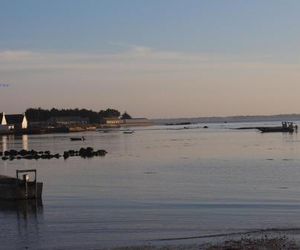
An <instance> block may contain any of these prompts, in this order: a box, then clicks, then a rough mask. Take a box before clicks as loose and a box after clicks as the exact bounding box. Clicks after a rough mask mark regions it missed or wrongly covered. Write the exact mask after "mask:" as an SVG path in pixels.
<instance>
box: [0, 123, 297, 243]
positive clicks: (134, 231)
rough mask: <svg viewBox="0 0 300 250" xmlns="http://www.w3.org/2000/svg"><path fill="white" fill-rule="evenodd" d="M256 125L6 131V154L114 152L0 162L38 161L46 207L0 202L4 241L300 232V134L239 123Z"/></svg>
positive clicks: (6, 167) (8, 165)
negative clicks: (124, 130)
mask: <svg viewBox="0 0 300 250" xmlns="http://www.w3.org/2000/svg"><path fill="white" fill-rule="evenodd" d="M249 125H251V124H211V125H209V128H208V129H203V128H202V126H199V125H194V126H190V128H191V129H183V126H169V127H165V126H154V127H148V128H137V129H136V132H135V133H134V134H123V133H122V132H111V133H100V132H88V133H82V134H76V136H77V135H78V136H81V135H84V136H85V138H86V139H87V140H86V141H84V142H82V141H79V142H78V141H75V142H71V141H70V137H71V136H72V135H71V134H54V135H31V136H22V137H13V136H10V137H7V136H3V137H2V138H0V139H1V142H0V145H1V148H0V150H1V151H2V150H6V149H22V148H25V149H35V150H38V151H40V150H50V151H51V152H53V153H62V152H63V151H64V150H69V149H79V148H80V147H87V146H92V147H94V148H95V149H105V150H107V151H108V154H107V155H106V156H105V157H97V158H93V159H81V158H77V157H74V158H69V159H67V160H63V159H62V158H61V159H52V160H38V161H35V160H14V161H5V162H4V161H1V162H0V174H6V175H15V170H16V169H26V168H36V169H37V170H38V179H39V180H41V181H43V182H44V192H43V204H35V203H33V204H32V203H25V204H17V205H16V204H11V203H7V202H5V203H3V202H2V203H0V221H1V223H0V232H1V234H0V242H1V245H0V248H1V249H2V248H3V249H24V248H25V247H28V248H29V249H56V248H57V249H61V248H64V249H77V248H78V249H81V248H84V247H85V248H95V247H111V246H120V245H134V244H147V243H149V242H150V243H153V244H156V243H157V244H159V243H158V242H160V241H159V240H160V239H169V238H174V239H176V238H185V237H194V236H205V235H214V234H223V233H232V232H244V231H251V230H256V229H268V228H283V229H289V228H293V229H296V230H297V229H298V228H300V222H299V221H300V215H299V214H300V213H299V211H300V154H299V153H300V137H299V136H300V135H298V134H292V135H291V134H282V133H270V134H261V133H259V132H257V131H255V130H232V129H231V128H234V127H240V126H249ZM252 125H253V124H252ZM259 125H262V124H261V123H260V124H255V126H259Z"/></svg>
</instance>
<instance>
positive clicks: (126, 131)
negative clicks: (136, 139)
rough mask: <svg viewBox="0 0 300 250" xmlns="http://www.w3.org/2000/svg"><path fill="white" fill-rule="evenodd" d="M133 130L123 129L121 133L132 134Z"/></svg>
mask: <svg viewBox="0 0 300 250" xmlns="http://www.w3.org/2000/svg"><path fill="white" fill-rule="evenodd" d="M133 133H134V131H133V130H125V131H123V134H133Z"/></svg>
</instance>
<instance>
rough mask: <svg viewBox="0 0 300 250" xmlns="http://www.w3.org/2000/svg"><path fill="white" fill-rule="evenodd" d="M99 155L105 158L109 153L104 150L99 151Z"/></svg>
mask: <svg viewBox="0 0 300 250" xmlns="http://www.w3.org/2000/svg"><path fill="white" fill-rule="evenodd" d="M97 153H98V155H99V156H105V155H106V154H107V152H106V151H105V150H104V149H99V150H98V151H97Z"/></svg>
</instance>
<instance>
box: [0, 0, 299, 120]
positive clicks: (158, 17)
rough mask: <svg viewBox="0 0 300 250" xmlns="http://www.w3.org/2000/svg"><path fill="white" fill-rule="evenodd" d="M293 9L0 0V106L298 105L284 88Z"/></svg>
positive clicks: (257, 4)
mask: <svg viewBox="0 0 300 250" xmlns="http://www.w3.org/2000/svg"><path fill="white" fill-rule="evenodd" d="M299 13H300V1H298V0H285V1H283V0H282V1H279V0H251V1H246V0H244V1H238V0H235V1H234V0H223V1H221V0H206V1H204V0H203V1H201V0H185V1H183V0H181V1H179V0H151V1H150V0H149V1H146V0H144V1H143V0H107V1H102V0H94V1H91V0H90V1H89V0H51V1H50V0H49V1H41V0H35V1H32V0H26V1H17V0H0V83H1V84H4V83H5V84H7V83H8V84H10V86H9V87H5V88H4V87H1V85H0V106H1V107H3V109H5V110H3V111H6V112H20V111H23V109H24V108H26V107H28V106H35V107H36V106H42V107H45V108H48V107H52V106H56V107H81V106H84V107H87V108H93V109H96V110H99V109H102V108H105V107H108V106H112V107H115V108H118V109H120V110H121V111H123V110H128V111H129V112H131V113H133V115H135V116H148V117H165V116H168V117H176V116H202V115H234V114H262V113H263V114H273V113H285V112H297V113H300V101H298V100H297V96H296V95H295V93H294V94H291V93H290V92H288V91H286V88H290V89H293V90H294V91H293V92H297V91H300V84H298V80H299V78H298V77H299V73H298V71H299V56H300V53H299V51H300V50H299V49H300V32H299V25H300V15H299ZM283 85H284V86H285V87H283ZM298 85H299V86H298ZM56 88H59V89H60V91H55V90H57V89H56ZM83 90H84V91H83ZM265 91H266V92H267V93H266V92H265ZM21 93H24V94H25V96H19V95H21ZM298 93H299V92H298ZM16 97H18V99H19V102H18V103H16V102H15V99H16ZM282 100H285V101H286V102H287V104H289V105H290V106H292V108H290V107H288V106H287V107H286V106H282V105H281V106H279V105H278V107H277V106H276V107H274V105H269V103H274V102H278V103H280V102H281V101H282ZM182 103H185V108H182ZM253 103H255V104H253ZM158 107H161V108H158ZM261 107H263V108H261Z"/></svg>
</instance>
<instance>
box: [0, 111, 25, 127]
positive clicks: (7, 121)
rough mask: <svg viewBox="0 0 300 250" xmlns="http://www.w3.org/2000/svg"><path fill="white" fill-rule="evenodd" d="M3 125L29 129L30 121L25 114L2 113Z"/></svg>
mask: <svg viewBox="0 0 300 250" xmlns="http://www.w3.org/2000/svg"><path fill="white" fill-rule="evenodd" d="M1 125H2V126H7V127H8V129H10V130H13V129H27V128H28V121H27V118H26V116H25V114H10V115H7V114H5V113H2V117H1Z"/></svg>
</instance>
